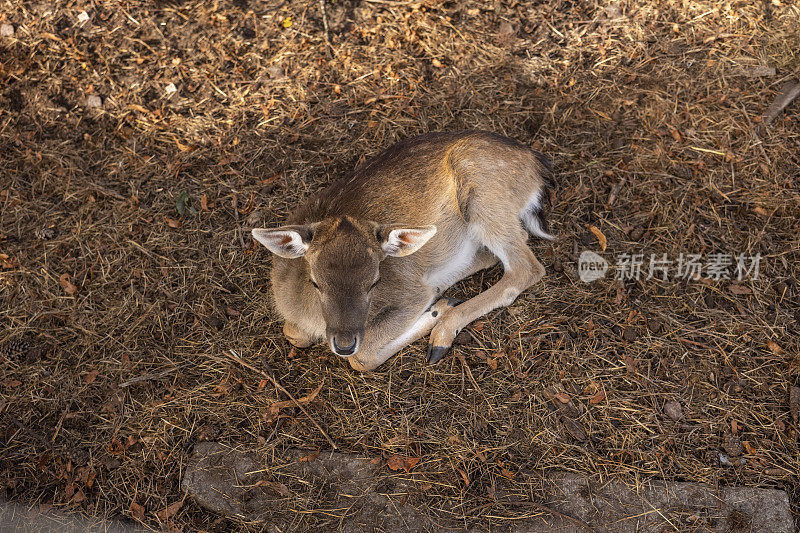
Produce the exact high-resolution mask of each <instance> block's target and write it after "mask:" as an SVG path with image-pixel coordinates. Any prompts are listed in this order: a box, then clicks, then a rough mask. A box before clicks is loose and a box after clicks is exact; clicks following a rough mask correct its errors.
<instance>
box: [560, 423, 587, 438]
mask: <svg viewBox="0 0 800 533" xmlns="http://www.w3.org/2000/svg"><path fill="white" fill-rule="evenodd" d="M561 423H562V424H564V428H565V429H566V430H567V431H568V432H569V434H570V435H572V437H573V438H574V439H575V440H577V441H581V442H583V441H585V440H586V432H585V431H584V430H583V428H582V427H581V426H580V424H578V423H577V422H575V421H574V420H572V419H571V418H566V417H561Z"/></svg>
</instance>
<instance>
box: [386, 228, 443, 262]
mask: <svg viewBox="0 0 800 533" xmlns="http://www.w3.org/2000/svg"><path fill="white" fill-rule="evenodd" d="M435 234H436V226H419V227H411V228H408V227H397V226H396V225H383V226H380V227H379V228H378V231H377V236H378V241H379V242H380V243H381V249H382V250H383V253H385V254H386V255H388V256H392V257H403V256H406V255H410V254H413V253H414V252H416V251H417V250H419V249H420V248H421V247H422V245H423V244H425V243H426V242H428V240H429V239H430V238H431V237H433V236H434V235H435Z"/></svg>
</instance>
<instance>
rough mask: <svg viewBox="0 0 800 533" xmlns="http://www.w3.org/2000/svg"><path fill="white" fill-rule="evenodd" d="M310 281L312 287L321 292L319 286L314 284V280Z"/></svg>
mask: <svg viewBox="0 0 800 533" xmlns="http://www.w3.org/2000/svg"><path fill="white" fill-rule="evenodd" d="M308 281H309V282H310V283H311V286H312V287H314V288H315V289H317V290H319V285H317V284H316V283H314V280H313V279H310V280H308Z"/></svg>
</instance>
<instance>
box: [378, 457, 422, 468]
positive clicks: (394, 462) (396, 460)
mask: <svg viewBox="0 0 800 533" xmlns="http://www.w3.org/2000/svg"><path fill="white" fill-rule="evenodd" d="M419 461H420V457H407V456H405V455H392V456H391V457H389V460H388V461H386V466H388V467H389V469H390V470H394V471H397V470H405V471H406V472H409V471H410V470H411V469H412V468H414V467H415V466H417V463H419Z"/></svg>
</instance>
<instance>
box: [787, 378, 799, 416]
mask: <svg viewBox="0 0 800 533" xmlns="http://www.w3.org/2000/svg"><path fill="white" fill-rule="evenodd" d="M789 412H791V413H792V420H793V421H794V423H795V424H797V423H798V422H800V387H792V388H791V390H790V391H789Z"/></svg>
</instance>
